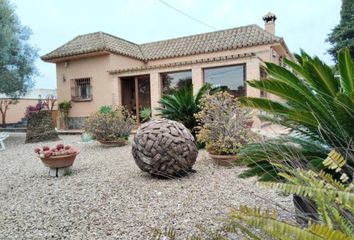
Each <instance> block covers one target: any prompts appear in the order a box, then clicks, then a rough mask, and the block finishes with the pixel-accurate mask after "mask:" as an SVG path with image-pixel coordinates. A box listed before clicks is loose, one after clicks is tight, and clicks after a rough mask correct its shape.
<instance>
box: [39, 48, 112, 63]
mask: <svg viewBox="0 0 354 240" xmlns="http://www.w3.org/2000/svg"><path fill="white" fill-rule="evenodd" d="M110 53H111V52H109V51H95V52H90V53H81V54H73V55H68V56H62V57H61V56H58V57H46V55H44V56H41V59H42V61H44V62H49V63H58V62H65V61H68V60H75V59H81V58H87V57H94V56H103V55H109V54H110Z"/></svg>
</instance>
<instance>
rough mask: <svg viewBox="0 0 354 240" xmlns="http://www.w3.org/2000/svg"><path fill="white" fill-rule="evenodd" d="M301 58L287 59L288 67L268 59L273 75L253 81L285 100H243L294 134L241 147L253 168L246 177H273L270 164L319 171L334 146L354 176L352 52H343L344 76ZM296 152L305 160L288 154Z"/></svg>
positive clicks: (305, 56)
mask: <svg viewBox="0 0 354 240" xmlns="http://www.w3.org/2000/svg"><path fill="white" fill-rule="evenodd" d="M296 58H297V62H292V61H289V60H287V59H284V63H285V65H286V67H282V66H278V65H276V64H273V63H266V71H267V73H268V79H266V80H262V81H250V82H248V84H249V85H250V86H251V87H254V88H257V89H259V90H262V91H265V92H268V93H271V94H273V95H275V96H278V97H279V98H281V99H282V101H277V100H272V99H267V98H254V97H245V98H241V99H240V101H241V103H242V104H244V105H245V106H249V107H253V108H257V109H259V110H261V111H265V112H267V113H268V114H267V115H262V116H261V117H262V119H264V120H267V121H270V122H272V123H276V124H280V125H283V126H284V127H287V128H288V129H290V131H291V134H289V136H286V137H281V138H278V139H271V140H267V141H266V142H265V143H264V144H251V145H248V146H245V147H243V148H242V149H240V154H239V157H240V160H243V161H244V162H245V163H246V164H249V166H250V167H251V168H250V169H249V170H248V171H246V172H245V173H244V174H243V176H253V175H259V176H261V178H262V179H263V180H272V179H274V178H275V177H276V176H277V171H276V168H274V167H273V166H272V165H271V162H278V163H279V162H282V163H283V164H286V163H287V164H294V163H296V164H297V165H300V166H301V167H306V168H309V167H316V168H318V169H320V168H322V167H323V166H322V164H321V161H319V159H321V158H323V157H324V156H325V155H326V154H327V153H328V152H329V151H330V150H331V149H335V150H336V151H338V152H339V153H341V154H342V155H343V156H344V157H345V158H346V160H347V164H346V165H345V166H343V170H344V171H345V172H346V173H347V174H348V175H349V176H350V177H353V171H352V168H353V167H354V159H353V158H349V157H348V156H349V155H348V154H347V153H348V152H354V141H353V133H354V97H353V96H354V95H353V92H354V62H353V60H352V59H351V57H350V54H349V51H348V49H345V50H341V51H339V53H338V69H339V74H340V76H337V75H336V74H335V73H334V72H333V71H332V69H331V68H330V67H329V66H328V65H326V64H325V63H324V62H322V61H321V60H320V59H319V58H318V57H310V56H309V55H308V54H306V53H305V52H301V55H296ZM289 146H291V147H289ZM288 149H290V150H291V151H288ZM293 152H300V153H301V155H303V156H305V157H304V158H303V159H300V161H297V159H296V156H295V157H293V158H290V159H289V157H285V156H291V155H292V156H294V154H293ZM279 153H281V154H279ZM270 169H271V170H270Z"/></svg>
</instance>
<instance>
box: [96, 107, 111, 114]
mask: <svg viewBox="0 0 354 240" xmlns="http://www.w3.org/2000/svg"><path fill="white" fill-rule="evenodd" d="M99 112H100V113H111V112H112V107H111V106H102V107H100V110H99Z"/></svg>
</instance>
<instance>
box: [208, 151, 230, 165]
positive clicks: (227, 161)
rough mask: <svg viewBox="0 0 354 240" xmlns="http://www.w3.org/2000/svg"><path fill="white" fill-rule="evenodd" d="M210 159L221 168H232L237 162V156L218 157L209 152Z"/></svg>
mask: <svg viewBox="0 0 354 240" xmlns="http://www.w3.org/2000/svg"><path fill="white" fill-rule="evenodd" d="M209 157H210V158H211V159H213V161H214V162H215V163H216V164H217V165H220V166H225V167H231V166H233V165H234V164H233V162H234V161H235V160H236V155H218V154H213V153H210V152H209Z"/></svg>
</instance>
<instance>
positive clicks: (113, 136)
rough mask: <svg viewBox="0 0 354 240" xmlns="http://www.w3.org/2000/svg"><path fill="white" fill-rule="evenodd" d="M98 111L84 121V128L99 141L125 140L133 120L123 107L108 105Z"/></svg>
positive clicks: (133, 122)
mask: <svg viewBox="0 0 354 240" xmlns="http://www.w3.org/2000/svg"><path fill="white" fill-rule="evenodd" d="M109 108H110V111H106V110H107V109H108V108H103V109H105V110H104V111H102V112H101V111H98V112H96V113H94V114H93V115H91V116H90V117H89V118H88V119H87V120H86V121H85V126H84V130H85V131H86V132H87V133H89V134H90V135H92V136H93V137H94V138H95V139H97V140H99V141H116V140H126V139H128V137H129V134H130V131H131V130H132V128H133V126H134V124H135V120H134V119H133V117H132V116H131V115H130V113H129V111H128V110H127V109H125V108H124V107H109Z"/></svg>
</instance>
